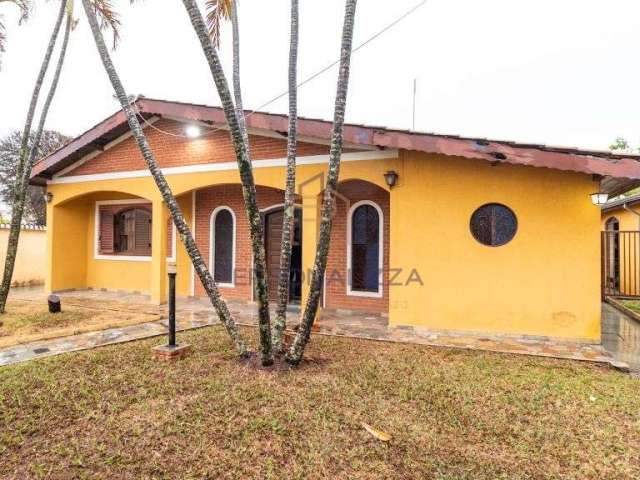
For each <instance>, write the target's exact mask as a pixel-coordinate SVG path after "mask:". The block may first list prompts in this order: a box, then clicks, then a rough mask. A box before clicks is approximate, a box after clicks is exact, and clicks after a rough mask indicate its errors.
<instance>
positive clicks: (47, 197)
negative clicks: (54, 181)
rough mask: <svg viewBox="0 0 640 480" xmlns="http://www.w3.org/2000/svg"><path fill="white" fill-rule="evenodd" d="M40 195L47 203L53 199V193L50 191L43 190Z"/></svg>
mask: <svg viewBox="0 0 640 480" xmlns="http://www.w3.org/2000/svg"><path fill="white" fill-rule="evenodd" d="M42 196H43V197H44V201H45V202H47V203H51V202H52V201H53V193H51V192H44V194H43V195H42Z"/></svg>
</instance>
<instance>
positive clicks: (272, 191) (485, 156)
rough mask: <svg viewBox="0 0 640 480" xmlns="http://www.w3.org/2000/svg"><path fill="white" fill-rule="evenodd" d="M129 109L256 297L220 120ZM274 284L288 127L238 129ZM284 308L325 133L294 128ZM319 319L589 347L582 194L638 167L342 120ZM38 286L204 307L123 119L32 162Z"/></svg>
mask: <svg viewBox="0 0 640 480" xmlns="http://www.w3.org/2000/svg"><path fill="white" fill-rule="evenodd" d="M135 106H136V108H137V110H138V112H139V115H140V118H141V119H143V120H144V122H143V126H144V127H145V132H146V135H147V137H148V139H149V142H150V144H151V147H152V149H153V151H154V152H155V155H156V158H157V160H158V162H159V163H160V166H161V167H162V169H163V172H164V174H165V175H166V178H167V180H168V182H169V184H170V186H171V188H172V190H173V193H174V195H175V196H176V197H177V198H178V200H179V203H180V206H181V208H182V210H183V212H184V214H185V217H186V218H187V220H188V222H189V223H190V225H191V226H192V231H193V232H194V235H195V238H196V242H197V244H198V246H199V248H200V251H201V253H202V255H203V257H204V258H205V259H207V261H208V264H209V267H210V269H211V270H212V273H213V275H214V278H215V279H216V281H217V282H218V284H219V286H220V289H221V291H222V294H223V296H224V297H225V298H227V299H234V300H238V301H247V302H248V301H252V299H253V289H252V274H251V249H250V247H249V241H248V225H247V220H246V216H245V213H244V210H243V204H242V196H241V191H240V186H239V181H240V180H239V175H238V171H237V168H236V163H235V157H234V153H233V148H232V145H231V142H230V140H229V134H228V131H227V130H226V126H225V125H226V123H225V120H224V115H223V113H222V111H221V110H220V109H219V108H215V107H207V106H202V105H192V104H182V103H176V102H168V101H161V100H152V99H148V98H144V97H141V98H139V99H138V100H137V101H136V103H135ZM247 121H248V127H249V133H250V137H251V138H250V144H251V152H252V158H253V165H254V175H255V180H256V184H257V186H258V187H257V189H258V201H259V204H260V208H261V210H262V211H263V214H264V221H265V247H266V251H267V257H268V270H269V278H270V284H271V285H274V284H275V282H276V278H277V274H278V262H277V257H278V252H279V248H280V227H281V220H282V202H283V189H284V183H285V174H284V165H285V157H286V137H285V133H286V131H287V118H286V116H282V115H275V114H268V113H254V114H252V115H250V116H249V117H248V119H247ZM299 132H300V133H299V134H300V137H299V142H300V143H299V148H298V169H297V191H298V202H297V222H296V229H295V234H294V242H293V244H294V250H293V258H292V270H291V272H290V275H291V279H292V288H291V300H292V302H293V303H296V302H300V301H303V300H304V297H305V295H306V289H307V283H306V282H307V280H308V277H309V276H308V272H309V270H310V269H311V266H312V265H313V259H314V254H315V248H316V241H317V231H318V223H319V206H320V204H321V194H322V191H323V185H324V176H325V174H326V171H327V165H328V145H329V140H330V132H331V124H330V123H329V122H325V121H320V120H312V119H300V122H299ZM344 138H345V150H344V153H343V156H342V166H341V171H340V187H339V195H338V198H337V209H336V212H335V217H334V228H333V233H332V242H331V251H330V256H329V261H328V266H327V273H326V275H325V284H324V288H323V299H322V308H324V309H334V310H349V311H353V310H360V311H365V312H375V313H377V314H382V315H385V316H388V322H389V324H390V325H411V326H415V327H421V328H424V329H432V330H455V331H461V332H475V333H481V332H482V333H489V334H506V335H516V336H522V335H536V336H538V335H540V336H547V337H552V338H563V339H575V340H580V341H589V342H598V341H599V338H600V277H601V272H600V223H601V220H600V209H599V208H598V207H597V206H595V205H593V204H592V203H591V200H590V194H592V193H594V192H596V191H599V190H603V191H606V192H607V193H609V194H611V195H615V194H619V193H621V192H623V191H626V190H628V189H629V188H631V187H633V186H634V185H636V184H640V182H638V179H640V164H639V163H637V159H636V158H628V157H625V156H622V155H613V154H609V153H603V152H588V151H580V150H574V149H560V148H552V147H546V146H542V145H520V144H515V143H510V142H498V141H488V140H484V139H467V138H460V137H453V136H443V135H433V134H423V133H415V132H407V131H397V130H389V129H382V128H374V127H366V126H359V125H347V126H346V128H345V133H344ZM32 182H33V183H37V184H46V185H47V189H48V193H49V200H50V201H49V203H48V210H47V214H48V217H47V218H48V222H49V225H48V230H47V235H48V241H47V245H48V250H47V252H48V253H47V278H46V288H47V290H49V291H60V290H67V289H83V288H104V289H116V290H127V291H139V292H145V293H148V294H149V295H150V296H151V298H152V299H153V300H154V301H156V302H164V301H165V299H166V290H167V284H166V268H167V259H175V261H176V263H177V266H178V285H177V289H178V294H179V295H183V296H202V295H204V291H203V289H202V286H201V285H200V284H199V281H198V280H197V279H196V277H195V276H194V274H193V271H192V268H191V264H190V262H189V258H188V256H187V254H186V252H185V250H184V248H183V247H182V245H181V244H180V241H179V240H178V241H176V238H175V235H174V233H173V229H172V228H171V223H170V219H169V215H168V211H167V209H166V207H165V206H164V205H163V203H162V199H161V197H160V194H159V192H158V191H157V188H156V186H155V184H154V182H153V179H152V177H151V176H150V174H149V172H148V171H147V169H146V166H145V164H144V161H143V159H142V157H141V155H140V153H139V151H138V149H137V147H136V145H135V142H134V141H133V139H132V138H131V137H130V134H129V133H128V126H127V123H126V120H125V117H124V115H123V113H122V112H118V113H116V114H114V115H112V116H111V117H109V118H107V119H105V120H103V121H102V122H100V123H99V124H98V125H96V126H95V127H93V128H91V129H90V130H88V131H87V132H85V133H84V134H82V135H80V136H79V137H78V138H76V139H74V140H73V141H72V142H70V143H69V144H67V145H66V146H64V147H63V148H61V149H60V150H58V151H57V152H54V153H53V154H52V155H50V156H49V157H47V158H45V159H43V160H42V161H41V162H39V163H38V164H37V165H36V166H35V168H34V171H33V177H32Z"/></svg>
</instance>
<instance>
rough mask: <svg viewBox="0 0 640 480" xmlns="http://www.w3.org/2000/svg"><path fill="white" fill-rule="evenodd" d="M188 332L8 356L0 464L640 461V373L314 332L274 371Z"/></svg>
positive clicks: (570, 468) (381, 470) (438, 469)
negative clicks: (159, 353)
mask: <svg viewBox="0 0 640 480" xmlns="http://www.w3.org/2000/svg"><path fill="white" fill-rule="evenodd" d="M245 332H246V333H248V334H249V335H250V336H254V334H255V330H250V331H248V332H247V331H245ZM180 340H181V341H187V342H189V343H191V344H192V345H193V349H194V354H193V355H192V356H190V357H188V358H186V359H184V360H181V361H179V362H177V363H163V362H157V361H154V360H153V359H152V357H151V352H150V348H151V347H152V346H153V345H156V344H158V343H160V342H161V340H159V339H154V340H146V341H142V342H135V343H128V344H123V345H118V346H111V347H105V348H101V349H97V350H92V351H88V352H84V353H76V354H68V355H63V356H58V357H50V358H47V359H42V360H39V361H34V362H30V363H26V364H21V365H14V366H9V367H4V368H0V412H1V414H0V459H1V461H0V478H19V479H22V478H54V479H56V478H132V479H143V478H149V479H150V478H180V479H192V478H193V479H217V478H234V479H235V478H242V479H244V478H274V479H285V478H286V479H289V478H312V479H313V478H331V479H336V478H345V479H346V478H349V479H370V478H410V479H414V478H415V479H424V478H434V479H451V480H453V479H497V478H501V479H509V480H513V479H524V478H535V479H542V478H573V479H637V478H639V477H640V454H639V452H640V381H638V380H637V379H633V378H631V377H629V376H628V375H624V374H622V373H619V372H616V371H613V370H609V369H607V368H604V367H601V366H597V365H593V364H586V363H577V362H568V361H559V360H552V359H541V358H532V357H526V356H512V355H501V354H491V353H482V352H470V351H463V350H450V349H436V348H428V347H420V346H410V345H399V344H390V343H376V342H370V341H363V340H353V339H345V338H335V337H318V336H315V337H313V339H312V343H311V345H310V348H309V350H308V358H309V359H310V360H309V361H307V362H306V363H305V364H304V365H303V366H302V367H301V368H300V369H298V370H294V371H285V372H278V373H271V372H264V371H256V370H255V369H253V368H252V367H250V366H247V365H246V364H245V363H242V362H240V361H238V360H237V359H236V358H235V355H234V353H233V351H231V350H230V347H229V341H228V339H227V337H226V335H225V334H224V332H223V331H222V329H221V328H220V327H209V328H204V329H200V330H195V331H191V332H188V333H183V334H180ZM363 422H364V423H367V424H369V425H372V426H373V427H375V428H378V429H381V430H383V431H385V432H388V433H389V434H390V435H391V436H392V439H391V441H390V442H388V443H385V442H381V441H379V440H377V439H375V438H374V437H372V436H371V435H370V434H369V433H367V432H366V431H365V430H364V429H363V428H362V423H363Z"/></svg>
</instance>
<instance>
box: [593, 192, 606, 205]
mask: <svg viewBox="0 0 640 480" xmlns="http://www.w3.org/2000/svg"><path fill="white" fill-rule="evenodd" d="M590 197H591V203H593V204H594V205H604V204H605V203H607V200H609V194H608V193H602V192H596V193H592V194H591V195H590Z"/></svg>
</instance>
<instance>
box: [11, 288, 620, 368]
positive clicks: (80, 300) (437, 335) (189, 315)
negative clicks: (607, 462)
mask: <svg viewBox="0 0 640 480" xmlns="http://www.w3.org/2000/svg"><path fill="white" fill-rule="evenodd" d="M60 296H61V297H62V304H63V308H64V306H65V305H75V306H84V307H88V308H94V309H95V308H99V309H103V310H104V309H109V310H112V311H114V314H117V312H123V313H124V312H132V311H133V312H144V313H154V314H160V315H162V318H163V320H159V321H154V322H147V323H141V324H138V325H131V326H127V327H122V328H113V329H108V330H102V331H98V332H91V333H84V334H80V335H74V336H70V337H63V338H58V339H52V340H47V341H42V342H34V343H29V344H23V345H19V346H14V347H9V348H5V349H1V350H0V366H2V365H9V364H13V363H19V362H24V361H27V360H32V359H35V358H42V357H47V356H51V355H58V354H60V353H65V352H73V351H78V350H87V349H91V348H96V347H99V346H103V345H111V344H116V343H122V342H129V341H133V340H139V339H143V338H149V337H154V336H158V335H165V334H166V333H167V321H166V306H157V305H153V304H151V303H150V301H149V298H148V297H147V296H145V295H139V294H128V293H119V292H106V291H98V290H86V291H76V292H67V293H64V294H61V295H60ZM12 298H14V299H22V300H27V301H34V302H45V301H46V296H45V294H44V292H42V291H41V290H37V289H36V290H34V289H17V290H15V291H13V292H12ZM605 307H609V308H611V307H610V306H608V305H606V306H605ZM229 308H230V310H231V312H232V314H233V315H234V317H235V319H236V321H237V322H238V323H239V324H240V325H248V326H255V325H256V323H257V317H256V312H255V306H254V305H251V304H246V303H239V302H229ZM177 309H178V313H177V326H178V329H179V330H181V331H182V330H189V329H194V328H201V327H204V326H209V325H217V324H219V321H218V318H217V315H216V314H215V312H214V311H213V309H212V307H211V305H210V303H209V302H208V300H203V299H178V302H177ZM298 316H299V309H296V308H295V307H294V308H292V311H291V314H290V317H291V318H292V319H294V320H293V323H294V322H295V321H297V317H298ZM314 332H315V333H319V334H326V335H337V336H345V337H352V338H364V339H371V340H379V341H390V342H400V343H415V344H420V345H429V346H436V347H452V348H465V349H471V350H486V351H492V352H503V353H511V354H524V355H535V356H543V357H553V358H564V359H571V360H582V361H592V362H600V363H605V364H610V365H613V366H615V367H617V368H623V369H624V368H625V367H626V365H625V364H622V363H620V360H619V359H616V358H615V357H614V356H613V355H612V354H611V353H609V352H607V351H606V350H605V349H604V348H603V347H602V346H601V345H590V344H581V343H570V342H557V341H551V340H549V339H546V338H543V337H528V338H526V337H525V338H522V337H520V338H514V337H507V336H500V337H498V336H484V335H482V336H480V335H466V334H461V333H453V332H443V331H430V330H426V329H420V328H414V327H403V326H397V327H389V326H388V321H387V318H386V317H384V316H381V315H376V314H363V313H353V312H331V311H324V312H323V315H322V318H320V319H319V321H317V322H316V324H315V325H314ZM159 343H160V341H159Z"/></svg>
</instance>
